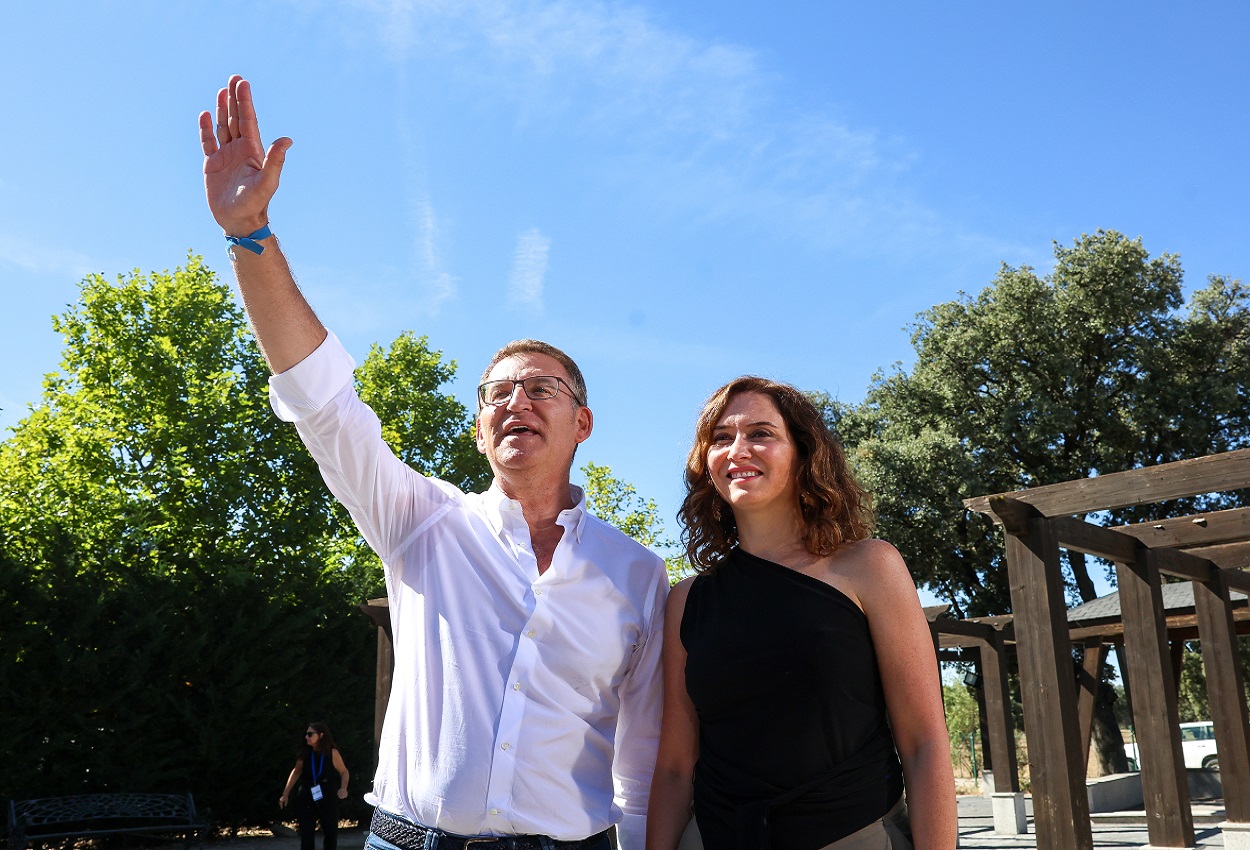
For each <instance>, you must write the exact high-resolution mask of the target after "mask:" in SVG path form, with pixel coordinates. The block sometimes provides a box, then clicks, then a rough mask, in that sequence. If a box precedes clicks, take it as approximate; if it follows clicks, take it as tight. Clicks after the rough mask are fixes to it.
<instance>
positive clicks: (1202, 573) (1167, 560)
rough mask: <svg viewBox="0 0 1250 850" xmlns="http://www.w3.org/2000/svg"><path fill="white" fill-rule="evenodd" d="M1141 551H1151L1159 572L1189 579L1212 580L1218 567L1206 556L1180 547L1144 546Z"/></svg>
mask: <svg viewBox="0 0 1250 850" xmlns="http://www.w3.org/2000/svg"><path fill="white" fill-rule="evenodd" d="M1141 551H1143V552H1149V553H1150V557H1151V559H1152V560H1153V561H1154V564H1155V569H1157V570H1158V571H1159V572H1161V573H1163V574H1164V575H1170V576H1176V577H1177V578H1183V579H1187V580H1189V581H1210V579H1211V572H1212V571H1213V570H1215V569H1217V568H1216V566H1215V565H1214V564H1212V563H1211V562H1210V561H1208V560H1207V559H1206V558H1199V557H1198V556H1197V555H1191V554H1189V553H1188V552H1182V551H1181V550H1180V549H1147V548H1145V547H1144V546H1143V547H1142V549H1141Z"/></svg>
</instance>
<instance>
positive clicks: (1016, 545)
mask: <svg viewBox="0 0 1250 850" xmlns="http://www.w3.org/2000/svg"><path fill="white" fill-rule="evenodd" d="M995 501H996V500H991V506H992V507H993V508H994V509H995V513H996V514H998V515H999V516H1000V518H1001V519H1002V521H1003V529H1004V531H1005V532H1006V541H1007V572H1008V580H1009V583H1010V586H1011V607H1012V611H1013V612H1014V614H1015V633H1016V656H1017V658H1018V660H1019V664H1020V687H1021V691H1022V693H1023V695H1024V732H1025V735H1026V737H1027V738H1028V742H1029V770H1030V775H1031V777H1032V782H1033V822H1034V827H1035V828H1036V830H1037V846H1038V847H1039V848H1046V850H1092V848H1093V846H1094V840H1093V832H1092V828H1091V825H1090V817H1089V798H1088V796H1087V795H1086V791H1085V765H1084V764H1083V763H1081V742H1080V728H1079V726H1078V723H1077V716H1076V682H1075V681H1074V680H1075V677H1074V676H1073V675H1072V645H1071V644H1070V643H1069V642H1068V623H1067V608H1066V606H1065V605H1064V600H1063V573H1062V571H1061V568H1060V565H1059V540H1058V537H1057V536H1056V534H1055V532H1054V529H1053V528H1051V525H1050V522H1049V521H1048V520H1047V519H1046V518H1045V517H1042V516H1040V515H1038V513H1037V510H1036V509H1033V508H1028V507H1027V506H1023V505H1021V504H1020V503H1015V505H1014V506H1013V505H1007V504H1003V502H1006V501H1008V500H1001V501H999V503H998V504H997V505H995ZM999 508H1002V509H1004V510H1003V511H1002V512H1001V513H1000V512H999ZM1022 508H1027V509H1022Z"/></svg>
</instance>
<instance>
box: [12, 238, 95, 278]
mask: <svg viewBox="0 0 1250 850" xmlns="http://www.w3.org/2000/svg"><path fill="white" fill-rule="evenodd" d="M0 263H9V264H10V265H14V266H17V267H18V268H20V269H24V270H26V271H29V272H39V273H42V274H54V275H57V276H66V277H72V278H75V279H80V278H83V277H86V276H87V275H89V274H91V273H92V272H94V271H99V269H100V265H99V264H98V263H93V262H92V261H91V259H90V258H89V257H86V256H84V255H83V254H79V253H78V252H77V251H69V250H66V249H64V248H60V247H58V246H50V245H37V244H35V243H33V242H30V241H28V240H25V239H21V238H19V237H17V236H13V235H12V234H8V233H0Z"/></svg>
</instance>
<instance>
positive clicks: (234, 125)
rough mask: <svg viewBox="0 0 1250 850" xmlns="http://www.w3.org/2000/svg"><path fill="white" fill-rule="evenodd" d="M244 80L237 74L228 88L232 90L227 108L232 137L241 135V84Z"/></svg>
mask: <svg viewBox="0 0 1250 850" xmlns="http://www.w3.org/2000/svg"><path fill="white" fill-rule="evenodd" d="M242 82H243V78H242V77H240V76H239V75H238V74H235V75H234V76H233V77H231V78H230V82H229V84H228V85H227V88H228V89H229V90H230V96H229V98H228V99H227V104H228V108H227V110H226V113H227V116H228V123H229V128H230V138H232V139H237V138H238V137H239V84H240V83H242Z"/></svg>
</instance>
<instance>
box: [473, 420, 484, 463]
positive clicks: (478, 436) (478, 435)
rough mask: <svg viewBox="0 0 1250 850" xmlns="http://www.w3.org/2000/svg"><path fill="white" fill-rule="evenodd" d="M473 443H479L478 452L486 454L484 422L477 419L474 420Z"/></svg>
mask: <svg viewBox="0 0 1250 850" xmlns="http://www.w3.org/2000/svg"><path fill="white" fill-rule="evenodd" d="M473 441H474V442H475V443H477V450H478V451H479V452H481V453H482V454H486V438H485V437H483V436H482V420H481V419H480V418H476V417H475V418H474V419H473Z"/></svg>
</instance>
